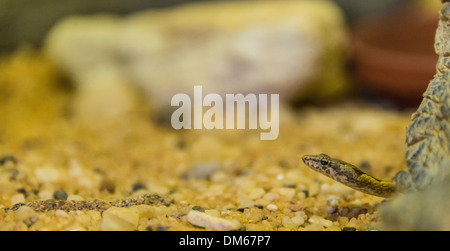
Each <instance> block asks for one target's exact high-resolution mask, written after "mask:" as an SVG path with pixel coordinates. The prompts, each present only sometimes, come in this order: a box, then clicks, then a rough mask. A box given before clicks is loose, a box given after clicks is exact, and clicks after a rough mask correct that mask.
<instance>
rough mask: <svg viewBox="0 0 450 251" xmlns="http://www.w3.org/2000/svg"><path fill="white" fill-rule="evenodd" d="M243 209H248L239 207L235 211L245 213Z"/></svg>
mask: <svg viewBox="0 0 450 251" xmlns="http://www.w3.org/2000/svg"><path fill="white" fill-rule="evenodd" d="M245 209H248V207H240V208H238V209H236V210H237V211H239V212H241V213H243V212H244V211H245Z"/></svg>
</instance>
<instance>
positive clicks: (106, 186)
mask: <svg viewBox="0 0 450 251" xmlns="http://www.w3.org/2000/svg"><path fill="white" fill-rule="evenodd" d="M100 191H107V192H108V193H114V192H115V191H116V185H114V182H112V181H110V180H102V183H101V184H100Z"/></svg>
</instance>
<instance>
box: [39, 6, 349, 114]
mask: <svg viewBox="0 0 450 251" xmlns="http://www.w3.org/2000/svg"><path fill="white" fill-rule="evenodd" d="M46 41H47V43H46V45H47V46H46V51H47V52H48V55H49V56H50V57H51V58H53V59H54V61H55V62H56V63H57V64H58V65H59V66H60V67H62V68H63V69H64V70H65V71H66V72H68V73H69V74H70V75H71V76H72V77H73V79H74V80H75V82H76V83H77V88H78V101H77V102H78V104H77V108H78V109H80V110H81V111H82V112H85V113H93V114H94V115H96V116H97V115H99V114H100V115H105V114H106V115H107V114H111V115H117V114H121V113H122V112H124V111H127V110H129V109H132V107H133V101H132V100H131V99H132V96H133V90H130V86H138V87H139V89H140V90H142V91H143V93H144V94H145V95H146V97H147V98H148V100H149V101H152V102H153V103H154V104H155V105H156V106H157V107H164V106H170V99H171V97H172V96H173V95H174V94H175V93H186V94H192V92H193V86H194V85H202V86H203V91H204V93H211V92H214V93H219V94H225V93H279V94H280V97H281V99H285V100H286V99H294V98H296V97H298V95H303V96H306V95H308V94H311V95H313V96H314V97H315V99H320V98H324V97H330V96H332V95H335V94H336V93H338V92H341V91H343V89H345V88H344V87H345V85H346V81H345V77H344V75H345V74H344V70H343V67H344V64H343V61H344V60H345V56H344V55H345V45H346V30H345V25H344V21H343V16H342V14H341V12H340V10H339V8H338V7H336V6H335V5H334V4H333V3H332V2H331V1H322V0H321V1H282V2H278V1H248V2H247V1H239V2H214V3H200V4H190V5H183V6H181V7H177V8H173V9H165V10H150V11H145V12H142V13H136V14H133V15H130V16H126V17H123V18H121V17H116V16H112V15H105V14H103V15H94V16H72V17H68V18H66V19H64V20H62V21H61V22H60V23H59V24H57V25H56V27H54V28H53V29H52V31H51V32H50V34H49V35H48V38H47V40H46ZM131 83H132V84H134V85H132V84H131Z"/></svg>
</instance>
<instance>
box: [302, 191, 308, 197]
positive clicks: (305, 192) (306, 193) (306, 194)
mask: <svg viewBox="0 0 450 251" xmlns="http://www.w3.org/2000/svg"><path fill="white" fill-rule="evenodd" d="M302 192H303V193H304V194H305V198H308V197H309V191H308V190H306V189H305V190H303V191H302Z"/></svg>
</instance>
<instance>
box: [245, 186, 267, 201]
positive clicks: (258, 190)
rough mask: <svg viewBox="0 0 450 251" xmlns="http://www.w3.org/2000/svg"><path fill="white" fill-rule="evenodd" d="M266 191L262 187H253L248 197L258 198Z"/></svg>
mask: <svg viewBox="0 0 450 251" xmlns="http://www.w3.org/2000/svg"><path fill="white" fill-rule="evenodd" d="M265 193H266V191H264V189H262V188H254V189H253V190H252V191H251V192H250V194H249V195H248V197H249V198H250V199H252V200H255V199H259V198H261V197H262V196H263V195H264V194H265Z"/></svg>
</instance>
